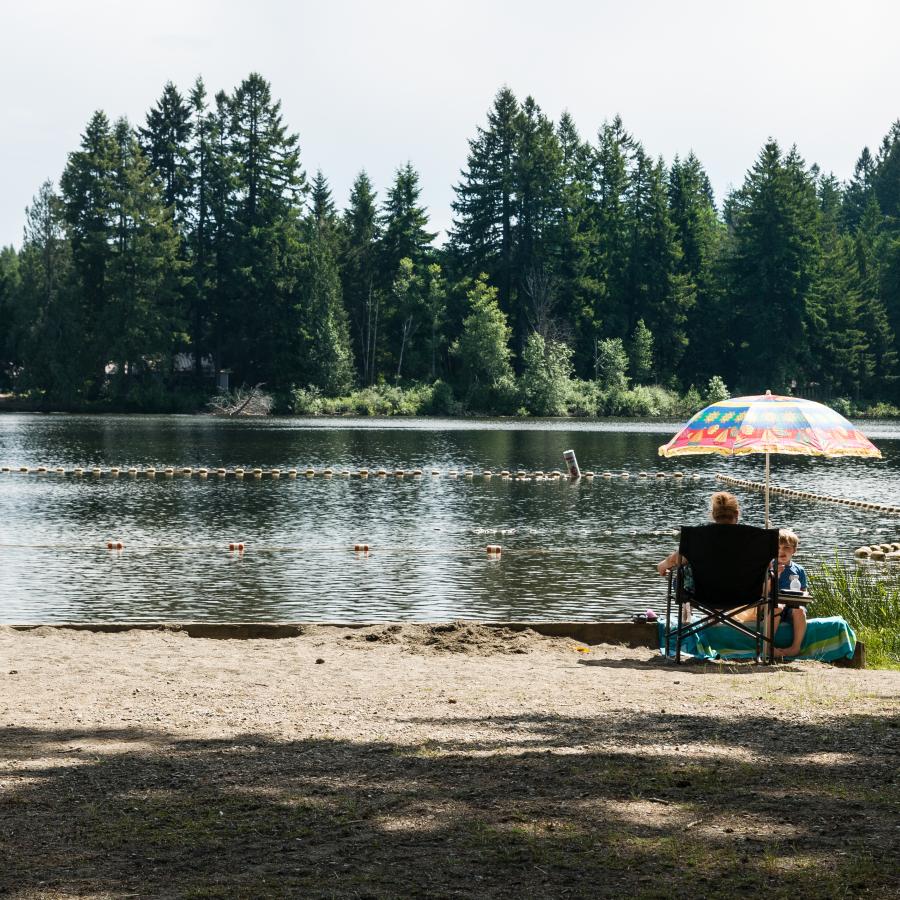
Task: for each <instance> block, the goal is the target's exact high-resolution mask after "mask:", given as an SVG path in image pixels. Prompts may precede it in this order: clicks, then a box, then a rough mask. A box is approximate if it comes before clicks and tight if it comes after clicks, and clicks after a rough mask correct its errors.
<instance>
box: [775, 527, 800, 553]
mask: <svg viewBox="0 0 900 900" xmlns="http://www.w3.org/2000/svg"><path fill="white" fill-rule="evenodd" d="M778 544H779V546H780V545H781V544H784V545H785V546H787V547H790V548H791V549H792V550H793V551H794V552H796V550H797V548H798V547H799V546H800V538H798V537H797V532H795V531H792V530H791V529H790V528H780V529H779V530H778Z"/></svg>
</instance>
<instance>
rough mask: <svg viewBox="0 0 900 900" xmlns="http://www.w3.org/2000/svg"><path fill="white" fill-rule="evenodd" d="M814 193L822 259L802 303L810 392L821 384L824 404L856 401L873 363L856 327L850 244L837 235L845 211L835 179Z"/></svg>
mask: <svg viewBox="0 0 900 900" xmlns="http://www.w3.org/2000/svg"><path fill="white" fill-rule="evenodd" d="M817 191H818V196H819V247H820V255H819V260H818V267H817V271H816V276H815V279H814V281H813V284H812V285H811V287H810V291H809V295H808V297H807V302H806V323H807V332H808V346H809V352H810V356H809V360H808V361H807V364H806V369H807V378H808V381H809V384H808V387H809V388H812V391H811V392H812V393H814V394H816V393H817V391H816V390H815V389H814V387H813V385H814V384H816V385H819V387H820V390H821V391H822V399H830V398H831V397H832V396H844V397H853V398H854V399H859V396H860V391H861V389H862V388H863V385H864V384H865V383H866V381H867V380H868V379H869V378H870V377H871V375H872V372H873V370H874V361H873V359H872V357H871V354H870V353H869V347H868V340H867V336H866V334H865V332H864V331H863V329H862V328H861V327H860V326H861V306H862V304H861V298H860V286H859V278H858V273H857V270H856V267H855V265H854V252H853V240H852V238H851V237H850V236H849V235H846V234H842V233H841V231H840V224H841V219H842V216H843V209H844V207H843V203H842V197H841V190H840V186H839V185H838V183H837V180H836V179H835V178H833V177H832V176H825V177H823V178H821V179H820V180H819V184H818V188H817ZM807 393H809V391H807Z"/></svg>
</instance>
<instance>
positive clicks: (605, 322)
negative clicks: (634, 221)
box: [589, 116, 635, 342]
mask: <svg viewBox="0 0 900 900" xmlns="http://www.w3.org/2000/svg"><path fill="white" fill-rule="evenodd" d="M634 150H635V143H634V140H633V138H632V137H631V135H630V134H628V132H627V131H625V126H624V125H623V123H622V120H621V118H620V117H619V116H616V117H615V118H614V119H613V120H612V122H606V123H605V124H604V125H603V127H602V128H601V129H600V133H599V135H598V143H597V153H596V168H595V176H594V187H593V191H592V195H591V198H590V206H591V213H592V217H593V221H594V228H595V229H596V232H597V250H596V253H595V256H594V278H595V280H596V282H597V294H596V297H595V305H594V311H593V321H592V322H591V323H590V325H589V328H590V333H591V339H592V341H593V342H596V340H597V338H598V337H599V336H601V335H604V336H606V337H619V338H622V339H623V340H624V339H625V338H627V337H628V330H629V323H630V320H631V315H630V313H629V303H628V296H627V278H628V261H629V245H630V234H631V222H630V219H629V214H628V206H627V197H628V192H629V167H630V165H631V160H632V157H633V155H634Z"/></svg>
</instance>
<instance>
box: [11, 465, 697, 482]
mask: <svg viewBox="0 0 900 900" xmlns="http://www.w3.org/2000/svg"><path fill="white" fill-rule="evenodd" d="M0 473H3V474H20V475H62V476H74V477H77V478H82V477H84V476H90V477H93V478H100V477H103V476H106V477H112V478H118V477H119V476H121V475H126V476H130V477H132V478H137V477H144V478H156V476H158V475H161V476H163V477H164V478H175V477H180V478H192V477H197V478H200V479H204V478H207V479H208V478H210V477H212V478H213V479H222V478H235V479H242V478H248V477H249V478H251V479H252V478H281V477H282V476H283V477H285V478H298V477H300V476H303V477H305V478H315V477H322V478H334V477H335V476H337V477H338V478H398V479H403V478H422V477H423V476H429V477H432V478H440V477H442V476H446V477H448V478H470V479H475V478H482V479H485V480H487V479H490V478H501V479H511V480H516V481H557V480H558V481H578V480H579V478H583V479H586V480H588V481H590V480H592V479H594V478H610V479H612V478H622V479H627V478H631V477H637V478H647V479H654V478H658V479H668V478H675V479H685V480H694V481H696V480H699V479H700V477H701V476H700V475H699V474H697V473H694V474H689V475H685V474H684V472H638V473H637V475H636V476H632V473H631V472H590V471H586V472H582V473H581V475H580V476H577V477H570V476H569V474H568V473H567V472H560V471H559V470H558V469H554V470H552V471H550V472H544V471H540V470H538V471H531V472H529V471H526V470H525V469H518V470H515V471H514V470H512V469H500V470H498V471H493V470H492V469H483V470H481V471H477V472H476V471H475V470H474V469H448V470H447V471H441V470H440V469H428V470H422V469H386V468H377V469H353V470H351V469H332V468H325V469H314V468H306V469H293V468H292V469H278V468H273V469H262V468H258V467H257V468H249V467H248V468H241V467H229V468H224V467H219V468H206V467H202V466H201V467H196V468H195V467H192V466H160V467H155V466H145V467H143V468H138V467H136V466H129V467H117V466H110V467H108V468H104V467H102V466H75V467H73V468H65V467H63V466H56V467H53V466H0Z"/></svg>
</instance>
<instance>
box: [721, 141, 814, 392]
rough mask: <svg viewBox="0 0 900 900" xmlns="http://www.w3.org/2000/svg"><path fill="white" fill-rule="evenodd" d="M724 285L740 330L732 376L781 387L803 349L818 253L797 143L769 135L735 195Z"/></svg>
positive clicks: (793, 374)
mask: <svg viewBox="0 0 900 900" xmlns="http://www.w3.org/2000/svg"><path fill="white" fill-rule="evenodd" d="M731 216H732V221H733V229H734V251H733V257H732V261H731V272H730V274H731V276H732V281H731V287H732V291H733V302H734V303H735V306H736V315H735V317H734V320H733V327H734V328H735V329H736V330H737V333H738V334H739V335H740V344H739V346H738V347H737V354H736V356H737V359H736V363H737V369H736V372H735V376H734V379H732V377H730V375H729V373H721V374H723V375H725V377H726V380H727V381H728V383H729V384H731V383H732V380H735V381H738V382H739V383H740V385H741V387H742V388H743V389H745V390H747V391H764V390H766V389H767V388H771V389H772V390H773V391H776V392H785V391H787V390H789V389H790V388H791V385H792V383H793V382H794V381H795V380H796V379H797V377H798V376H799V375H801V374H802V373H801V371H800V366H801V363H802V360H803V359H804V358H805V357H806V354H807V343H806V330H805V322H804V311H805V305H806V297H807V293H808V291H809V288H810V284H811V283H812V279H813V276H814V273H815V268H816V263H817V254H818V246H817V243H818V235H817V200H816V192H815V186H814V183H813V178H812V176H811V174H810V173H809V171H808V170H807V169H806V167H805V165H804V163H803V161H802V159H801V158H800V157H799V154H798V153H797V152H796V150H791V151H790V152H789V153H788V154H787V155H785V156H784V157H783V156H782V154H781V150H780V148H779V146H778V144H777V143H776V142H775V141H769V142H768V143H767V144H766V145H765V146H764V147H763V149H762V151H761V152H760V154H759V156H758V158H757V160H756V163H755V164H754V165H753V167H752V168H751V169H750V171H749V172H748V173H747V177H746V179H745V181H744V185H743V187H742V188H741V190H740V191H739V192H738V194H737V195H736V197H735V198H734V203H733V207H732V209H731Z"/></svg>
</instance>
